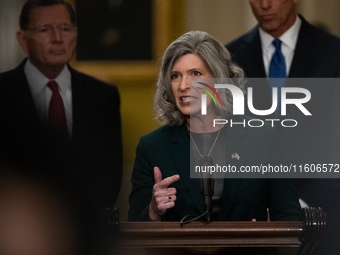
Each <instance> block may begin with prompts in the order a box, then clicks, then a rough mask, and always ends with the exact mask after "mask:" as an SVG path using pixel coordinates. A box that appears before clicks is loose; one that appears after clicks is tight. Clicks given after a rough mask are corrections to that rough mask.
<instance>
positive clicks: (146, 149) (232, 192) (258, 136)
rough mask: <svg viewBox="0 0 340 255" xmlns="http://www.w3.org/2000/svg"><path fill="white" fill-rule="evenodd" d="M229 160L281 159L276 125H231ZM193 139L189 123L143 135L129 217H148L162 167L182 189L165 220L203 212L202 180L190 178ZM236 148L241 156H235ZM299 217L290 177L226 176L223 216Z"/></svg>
mask: <svg viewBox="0 0 340 255" xmlns="http://www.w3.org/2000/svg"><path fill="white" fill-rule="evenodd" d="M227 139H228V141H226V143H227V152H226V158H227V163H226V164H231V165H235V166H237V167H238V169H239V167H240V166H242V165H260V164H261V163H263V164H268V163H270V164H272V165H275V162H280V160H282V157H283V154H281V152H282V150H281V147H280V145H279V143H278V140H277V136H276V132H275V129H273V128H271V127H268V126H267V125H266V126H265V127H264V128H243V127H239V128H237V127H235V128H234V127H233V128H228V129H227ZM189 140H190V138H189V135H188V132H187V128H186V126H185V125H182V126H179V127H171V126H163V127H161V128H159V129H157V130H155V131H154V132H152V133H150V134H148V135H146V136H143V137H142V138H141V139H140V142H139V144H138V147H137V150H136V161H135V165H134V168H133V173H132V177H131V181H132V192H131V194H130V210H129V217H128V220H130V221H146V220H149V214H148V206H149V204H150V201H151V197H152V188H153V185H154V184H155V183H154V182H155V181H154V176H153V168H154V167H155V166H158V167H159V168H160V170H161V172H162V176H163V178H166V177H169V176H172V175H174V174H179V175H180V180H179V181H177V182H175V183H173V184H172V186H173V187H175V188H176V190H177V194H176V196H177V200H176V202H175V207H174V208H171V209H169V210H168V211H167V213H166V215H165V216H164V218H163V220H168V221H180V220H181V219H182V218H183V217H184V216H186V215H188V214H190V215H196V216H198V215H200V214H201V213H202V212H203V197H202V196H201V184H200V180H199V179H194V178H190V171H189V169H190V162H189V161H190V151H189V144H190V142H189ZM235 152H237V153H238V154H239V155H240V156H241V157H240V160H239V161H238V160H236V159H231V154H232V153H235ZM268 207H269V208H270V216H271V219H272V220H298V219H299V216H300V209H299V204H298V199H297V195H296V194H295V190H294V188H293V185H292V183H291V182H290V181H289V180H287V179H280V180H278V179H225V180H224V189H223V193H222V196H221V206H220V212H219V220H221V221H227V220H228V221H238V220H245V221H250V220H252V219H253V218H256V219H257V220H266V219H267V208H268Z"/></svg>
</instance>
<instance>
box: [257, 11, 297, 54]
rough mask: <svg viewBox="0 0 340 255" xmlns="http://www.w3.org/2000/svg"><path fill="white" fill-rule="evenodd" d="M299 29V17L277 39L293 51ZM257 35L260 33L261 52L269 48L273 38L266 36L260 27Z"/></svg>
mask: <svg viewBox="0 0 340 255" xmlns="http://www.w3.org/2000/svg"><path fill="white" fill-rule="evenodd" d="M300 27H301V19H300V18H299V16H296V19H295V22H294V24H293V26H291V27H290V28H289V29H288V30H287V31H286V32H284V33H283V34H282V35H281V36H280V37H279V39H280V40H281V41H282V43H283V44H284V45H286V46H287V47H289V48H290V49H291V50H293V51H294V50H295V47H296V42H297V39H298V35H299V30H300ZM259 33H260V38H261V45H262V50H264V51H265V50H267V49H268V48H269V47H270V46H271V44H272V42H273V40H274V39H275V38H274V37H273V36H271V35H270V34H268V33H267V32H265V31H264V30H263V29H262V28H260V27H259Z"/></svg>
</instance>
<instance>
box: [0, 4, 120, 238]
mask: <svg viewBox="0 0 340 255" xmlns="http://www.w3.org/2000/svg"><path fill="white" fill-rule="evenodd" d="M20 27H21V29H20V31H18V32H17V39H18V42H19V44H20V46H21V47H22V48H23V50H24V51H25V52H26V53H27V54H28V59H25V60H24V61H23V62H22V63H21V64H20V65H19V66H18V67H17V68H15V69H13V70H10V71H8V72H5V73H2V74H0V115H1V119H2V121H1V127H0V131H1V133H0V159H1V160H2V162H5V163H6V164H12V165H16V166H18V165H20V166H22V165H24V166H25V169H30V170H29V171H27V172H26V173H25V174H29V175H36V176H38V177H39V178H47V179H48V180H49V181H50V180H53V182H54V183H55V184H56V185H57V186H58V187H59V189H60V191H62V192H63V193H64V194H65V196H67V197H68V198H70V199H71V200H72V202H74V204H77V205H79V207H77V209H78V210H81V212H80V214H79V216H84V217H83V218H84V221H87V220H89V219H90V220H97V218H96V219H95V218H93V217H92V215H96V212H97V211H99V209H100V208H106V207H112V206H113V205H114V203H115V201H116V198H117V196H118V193H119V190H120V185H121V176H122V141H121V122H120V113H119V104H120V102H119V94H118V91H117V88H116V87H115V86H112V85H108V84H106V83H104V82H101V81H99V80H96V79H94V78H92V77H90V76H87V75H85V74H82V73H79V72H77V71H75V70H74V69H72V68H71V67H70V66H69V65H68V62H69V60H70V59H71V57H72V55H73V52H74V49H75V47H76V42H77V27H76V22H75V13H74V10H73V9H72V7H71V6H70V5H69V4H68V3H66V2H64V1H63V0H28V1H27V2H26V4H25V5H24V7H23V10H22V13H21V16H20ZM33 169H34V170H33ZM96 224H97V223H96ZM91 233H92V232H91ZM91 235H92V234H91Z"/></svg>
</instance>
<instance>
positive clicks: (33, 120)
mask: <svg viewBox="0 0 340 255" xmlns="http://www.w3.org/2000/svg"><path fill="white" fill-rule="evenodd" d="M25 63H26V60H24V61H23V62H22V63H21V64H20V66H18V67H17V71H16V73H17V76H16V77H15V79H16V82H15V84H13V85H15V86H16V88H17V90H16V92H15V93H16V95H15V97H13V98H15V100H16V102H17V103H16V107H15V108H14V109H16V110H19V111H20V112H21V113H24V116H22V117H20V118H21V120H22V121H24V120H26V121H27V122H26V124H27V125H30V126H32V124H33V125H34V126H41V125H40V123H41V122H40V118H39V114H38V112H37V109H36V107H35V104H34V100H33V97H32V93H31V90H30V88H29V86H28V82H27V79H26V76H25V73H24V65H25ZM13 98H12V99H13ZM18 107H19V108H20V109H18ZM19 116H21V115H19Z"/></svg>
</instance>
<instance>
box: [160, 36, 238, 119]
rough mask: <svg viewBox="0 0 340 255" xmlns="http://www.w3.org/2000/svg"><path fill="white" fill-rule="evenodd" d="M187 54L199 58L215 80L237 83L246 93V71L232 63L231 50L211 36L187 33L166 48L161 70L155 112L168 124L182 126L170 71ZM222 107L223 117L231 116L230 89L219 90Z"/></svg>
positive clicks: (220, 113)
mask: <svg viewBox="0 0 340 255" xmlns="http://www.w3.org/2000/svg"><path fill="white" fill-rule="evenodd" d="M187 54H194V55H196V56H198V57H199V58H200V59H201V60H202V61H203V63H204V65H205V66H206V68H207V70H208V71H209V73H210V75H211V76H212V77H213V78H218V79H222V80H223V82H226V81H227V82H228V83H229V84H234V85H235V86H237V87H239V88H241V89H242V90H243V83H244V82H243V79H244V73H243V70H242V69H241V68H240V67H238V66H237V65H235V64H234V63H232V62H231V57H230V53H229V51H228V50H227V49H226V48H225V47H224V46H223V45H222V44H221V43H219V42H218V41H216V40H215V39H214V38H212V37H211V36H210V35H209V34H208V33H206V32H202V31H191V32H188V33H186V34H184V35H182V36H181V37H179V38H178V39H177V40H175V41H174V42H172V43H171V44H170V45H169V47H168V48H167V49H166V51H165V53H164V55H163V58H162V65H161V68H160V72H159V76H158V81H157V87H156V93H155V97H154V111H155V114H156V118H157V119H158V120H159V121H160V122H161V123H162V124H166V125H181V124H182V123H183V122H184V121H185V118H184V115H183V114H182V113H181V112H180V111H179V110H178V109H177V107H176V103H175V98H174V95H173V92H172V87H171V71H172V68H173V66H174V64H175V63H176V61H177V60H178V59H179V58H181V57H183V56H184V55H187ZM217 92H218V94H219V96H220V97H221V100H222V105H223V106H220V105H218V106H217V112H218V114H219V115H220V116H221V117H227V116H228V115H229V114H231V113H232V110H233V108H232V107H233V106H232V95H231V93H230V91H229V90H227V89H218V90H217Z"/></svg>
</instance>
